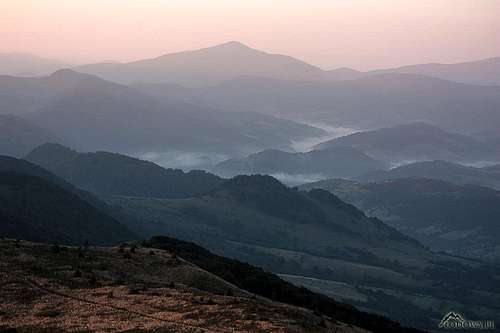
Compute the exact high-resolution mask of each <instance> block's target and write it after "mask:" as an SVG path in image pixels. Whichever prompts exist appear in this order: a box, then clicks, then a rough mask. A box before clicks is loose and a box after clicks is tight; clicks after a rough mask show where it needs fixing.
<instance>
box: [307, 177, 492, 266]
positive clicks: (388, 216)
mask: <svg viewBox="0 0 500 333" xmlns="http://www.w3.org/2000/svg"><path fill="white" fill-rule="evenodd" d="M314 188H321V189H325V190H328V191H330V192H332V193H334V194H335V195H338V196H339V197H340V198H341V199H342V200H345V201H346V202H349V203H351V204H353V205H356V207H359V208H360V209H362V210H363V211H364V212H366V213H367V214H368V215H371V216H376V217H378V218H380V219H382V220H383V221H384V222H386V223H388V224H389V225H391V226H393V227H395V228H397V229H398V230H399V231H401V232H402V233H404V234H406V235H408V236H411V237H413V238H415V239H417V240H419V241H420V242H422V244H424V245H426V246H429V247H430V248H431V249H432V250H435V251H447V252H449V253H452V254H455V255H460V256H465V257H473V258H478V259H482V260H493V261H497V262H500V225H499V224H498V223H497V221H500V192H498V191H495V190H492V189H489V188H486V187H479V186H473V185H455V184H451V183H448V182H445V181H442V180H434V179H425V178H402V179H392V180H385V181H380V182H374V183H358V182H354V181H345V180H339V179H332V180H324V181H319V182H315V183H310V184H305V185H303V186H301V189H304V190H310V189H314Z"/></svg>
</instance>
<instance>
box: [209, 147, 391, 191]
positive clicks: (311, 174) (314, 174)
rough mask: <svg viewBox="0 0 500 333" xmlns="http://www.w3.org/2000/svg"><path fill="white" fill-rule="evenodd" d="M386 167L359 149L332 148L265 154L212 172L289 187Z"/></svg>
mask: <svg viewBox="0 0 500 333" xmlns="http://www.w3.org/2000/svg"><path fill="white" fill-rule="evenodd" d="M385 167H386V165H385V164H384V163H382V162H379V161H377V160H375V159H373V158H370V157H369V156H367V155H365V154H363V153H362V152H360V151H358V150H357V149H353V148H350V147H333V148H331V149H325V150H321V151H320V150H313V151H311V152H307V153H289V152H284V151H279V150H264V151H262V152H259V153H255V154H252V155H249V156H247V157H245V158H242V159H230V160H227V161H224V162H221V163H219V164H217V165H216V166H215V168H214V169H213V171H214V172H215V173H217V174H219V175H222V176H224V177H234V176H236V175H240V174H269V175H274V176H275V177H277V178H278V179H280V180H283V181H284V182H286V183H300V180H301V179H307V178H313V179H314V178H330V177H342V178H352V177H355V176H359V175H362V174H365V173H368V172H370V171H374V170H379V169H384V168H385Z"/></svg>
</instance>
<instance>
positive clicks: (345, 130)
mask: <svg viewBox="0 0 500 333" xmlns="http://www.w3.org/2000/svg"><path fill="white" fill-rule="evenodd" d="M306 125H310V126H314V127H317V128H320V129H322V130H324V131H325V132H326V133H327V134H326V135H322V136H317V137H310V138H306V139H304V140H297V141H293V142H292V144H291V148H292V149H293V150H294V151H295V152H297V153H305V152H308V151H311V150H312V149H313V148H314V146H316V145H318V144H320V143H322V142H325V141H328V140H332V139H335V138H338V137H341V136H345V135H349V134H352V133H354V132H358V131H360V129H354V128H349V127H342V126H339V127H336V126H332V125H329V124H325V123H306Z"/></svg>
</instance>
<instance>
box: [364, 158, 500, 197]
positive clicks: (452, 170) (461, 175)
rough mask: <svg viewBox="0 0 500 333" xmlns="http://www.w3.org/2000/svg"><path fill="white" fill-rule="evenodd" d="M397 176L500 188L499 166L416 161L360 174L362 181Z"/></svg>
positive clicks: (395, 177)
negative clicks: (385, 169) (482, 166)
mask: <svg viewBox="0 0 500 333" xmlns="http://www.w3.org/2000/svg"><path fill="white" fill-rule="evenodd" d="M397 178H430V179H439V180H443V181H447V182H450V183H454V184H458V185H465V184H475V185H479V186H486V187H491V188H493V189H497V190H500V170H499V168H498V166H497V167H494V166H492V167H484V168H476V167H471V166H464V165H460V164H455V163H450V162H445V161H427V162H416V163H410V164H407V165H403V166H400V167H397V168H393V169H391V170H387V171H374V172H371V173H367V174H365V175H362V176H359V177H357V178H356V179H357V180H359V181H362V182H374V181H382V180H388V179H397Z"/></svg>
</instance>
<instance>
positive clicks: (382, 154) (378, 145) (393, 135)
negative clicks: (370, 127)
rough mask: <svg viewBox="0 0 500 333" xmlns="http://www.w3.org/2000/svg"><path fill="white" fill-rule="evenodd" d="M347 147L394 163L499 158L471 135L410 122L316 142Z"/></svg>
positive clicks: (320, 146) (499, 155) (327, 145)
mask: <svg viewBox="0 0 500 333" xmlns="http://www.w3.org/2000/svg"><path fill="white" fill-rule="evenodd" d="M332 147H351V148H355V149H358V150H360V151H362V152H364V153H365V154H367V155H369V156H371V157H373V158H375V159H378V160H380V161H386V162H389V163H392V164H394V165H399V164H404V163H408V161H412V162H414V161H428V160H446V161H452V162H459V163H460V162H462V163H467V162H468V163H474V162H476V163H477V162H478V161H480V162H486V161H489V162H492V161H498V160H499V159H500V151H498V150H496V149H494V148H491V147H490V146H489V145H487V144H485V143H483V142H480V141H478V140H476V139H474V138H472V137H469V136H466V135H462V134H457V133H450V132H446V131H444V130H442V129H440V128H438V127H435V126H431V125H428V124H425V123H411V124H407V125H399V126H395V127H389V128H382V129H378V130H374V131H366V132H358V133H354V134H350V135H347V136H343V137H340V138H336V139H332V140H329V141H326V142H323V143H321V144H319V145H317V146H316V147H315V148H316V149H328V148H332Z"/></svg>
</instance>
